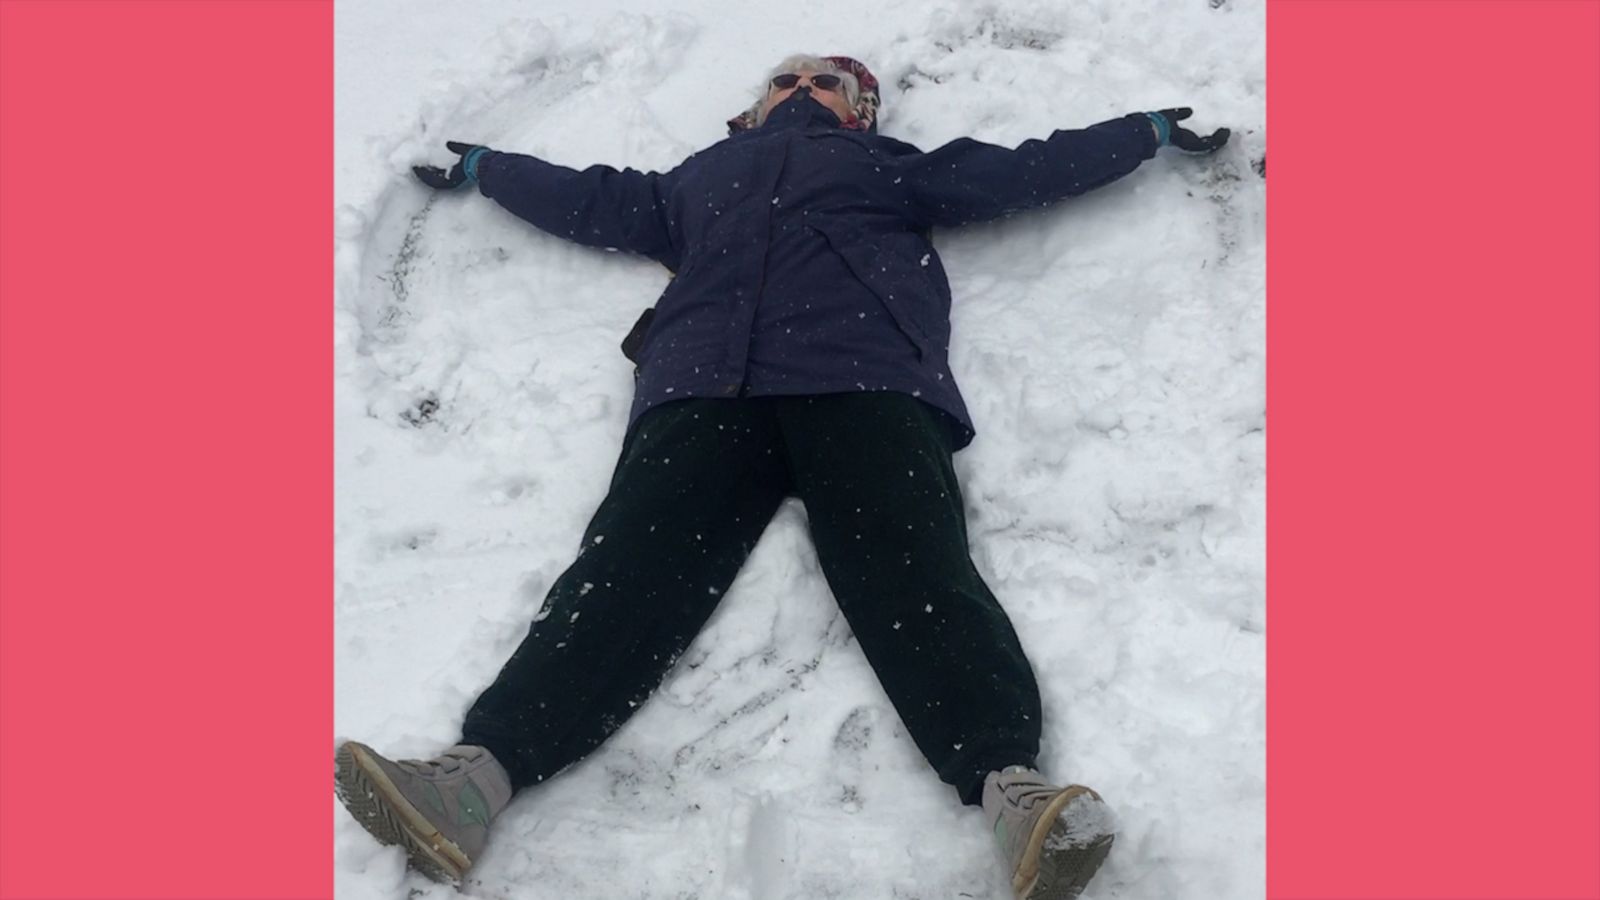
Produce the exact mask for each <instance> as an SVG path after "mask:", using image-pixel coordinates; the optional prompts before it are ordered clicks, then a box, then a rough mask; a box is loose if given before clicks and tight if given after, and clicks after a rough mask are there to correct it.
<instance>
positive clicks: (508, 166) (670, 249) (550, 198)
mask: <svg viewBox="0 0 1600 900" xmlns="http://www.w3.org/2000/svg"><path fill="white" fill-rule="evenodd" d="M477 175H478V190H479V191H480V192H482V194H483V195H484V196H485V197H488V198H489V199H491V200H493V201H494V202H496V203H498V204H500V205H501V206H503V207H505V208H506V209H508V210H510V211H511V212H512V213H513V214H515V215H516V216H517V217H518V218H520V219H523V220H525V221H527V222H530V223H532V224H534V225H536V226H538V227H539V228H540V229H542V230H544V231H548V232H549V233H551V234H553V235H555V236H556V237H563V238H566V239H567V240H570V241H576V242H577V243H579V244H584V245H587V246H590V247H605V248H607V249H617V250H629V251H632V252H634V253H640V254H643V255H645V256H648V257H650V258H651V259H654V260H656V261H657V262H660V263H662V264H663V265H665V266H666V267H667V268H669V269H672V270H674V271H676V270H677V268H678V261H679V259H680V257H681V255H682V248H681V246H680V241H679V240H678V237H677V234H678V230H677V227H676V224H675V223H674V221H673V220H672V217H671V215H670V213H669V210H668V208H667V196H668V192H669V187H670V179H671V177H672V173H670V172H669V173H667V174H665V175H662V174H658V173H655V172H639V171H637V170H634V169H622V170H620V171H619V170H617V169H614V168H612V167H610V166H590V167H589V168H587V169H584V170H582V171H578V170H577V169H569V168H567V167H566V166H559V165H556V164H554V163H549V162H545V161H544V160H542V159H539V158H537V157H534V156H527V155H525V154H521V153H502V152H498V151H490V152H489V153H487V154H485V155H484V156H483V158H482V159H481V160H479V161H478V170H477Z"/></svg>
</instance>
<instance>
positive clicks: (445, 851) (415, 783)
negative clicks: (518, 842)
mask: <svg viewBox="0 0 1600 900" xmlns="http://www.w3.org/2000/svg"><path fill="white" fill-rule="evenodd" d="M333 759H334V764H335V769H334V781H333V783H334V789H335V792H336V793H337V794H338V796H339V800H340V802H342V803H343V804H344V806H345V809H348V810H350V815H352V816H355V819H356V821H357V822H360V823H361V827H363V828H365V829H367V831H369V832H371V833H372V836H373V837H375V838H377V839H378V842H379V843H381V844H399V845H401V846H402V847H403V848H405V851H406V857H407V859H408V860H409V862H410V864H411V867H412V868H414V869H416V870H417V871H419V872H421V873H422V874H424V875H426V876H428V877H429V878H432V879H433V880H434V881H442V882H446V883H457V882H459V881H460V880H461V877H462V876H463V875H465V874H466V873H467V870H468V869H470V868H471V867H472V864H473V863H474V862H476V861H477V859H478V856H479V855H480V854H481V853H482V852H483V845H484V843H485V842H486V841H487V840H488V838H489V823H490V822H492V821H494V817H495V816H497V815H499V814H500V811H501V810H503V809H505V808H506V804H507V803H509V802H510V801H511V777H510V776H509V775H507V774H506V770H505V768H504V767H502V766H501V765H500V763H498V762H496V761H495V758H494V756H493V755H491V754H490V753H489V751H488V750H486V749H484V748H482V747H474V746H469V745H464V744H458V745H457V746H454V747H451V748H450V749H449V750H446V751H444V753H442V754H440V755H439V756H438V757H436V758H434V759H429V760H418V759H402V760H400V761H399V762H392V761H390V760H387V759H384V758H383V757H382V756H379V755H378V754H377V752H376V751H374V750H373V749H372V748H371V747H368V746H367V745H366V744H358V743H356V742H355V741H348V742H346V743H345V744H343V745H342V746H340V747H339V752H338V753H336V754H335V755H334V758H333Z"/></svg>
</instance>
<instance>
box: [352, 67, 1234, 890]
mask: <svg viewBox="0 0 1600 900" xmlns="http://www.w3.org/2000/svg"><path fill="white" fill-rule="evenodd" d="M878 102H879V98H878V90H877V80H876V79H875V78H874V77H873V76H872V73H871V72H869V71H868V70H867V68H866V67H865V66H863V65H862V64H860V63H859V62H856V61H855V60H852V59H849V58H847V57H828V58H818V57H811V56H795V57H791V58H790V59H788V60H785V61H784V62H783V63H782V64H781V65H780V66H778V67H777V68H776V69H775V70H774V71H773V74H772V76H771V77H770V79H769V80H768V81H767V82H766V83H765V84H764V85H763V86H762V96H761V98H760V100H759V101H758V102H757V103H756V104H755V106H753V107H752V108H751V109H750V110H748V111H746V112H745V113H743V114H742V115H740V116H739V117H737V118H735V119H733V120H732V121H730V122H729V123H728V124H729V130H730V132H731V136H730V137H728V138H727V139H725V140H722V141H720V142H718V143H717V144H715V145H713V146H711V147H709V148H707V149H705V150H703V151H701V152H699V153H696V154H694V155H693V156H691V157H689V158H688V159H687V160H685V161H684V162H683V164H682V165H680V166H678V167H677V168H675V169H673V170H672V171H670V172H667V173H665V174H657V173H653V172H651V173H641V172H637V171H634V170H632V169H625V170H622V171H617V170H616V169H613V168H610V167H607V166H594V167H591V168H589V169H586V170H584V171H581V172H580V171H576V170H573V169H569V168H565V167H562V166H557V165H552V164H551V163H548V162H544V161H543V160H540V159H536V158H534V157H532V156H525V155H522V154H517V153H503V152H497V151H494V150H490V149H489V148H487V147H482V146H475V145H468V144H460V143H455V142H451V143H450V144H449V145H448V146H449V148H450V149H451V150H452V151H454V152H456V153H459V154H461V157H462V158H461V159H460V160H459V161H458V162H457V163H456V164H455V165H454V166H452V167H451V168H450V170H449V171H448V172H446V171H444V170H442V169H439V168H433V167H422V166H419V167H416V169H415V171H416V174H417V177H418V178H420V179H421V180H422V181H423V182H424V183H426V184H428V185H429V186H430V187H434V188H439V189H451V188H457V187H460V186H462V185H464V184H468V183H472V182H476V183H477V185H478V189H479V190H480V191H481V192H482V193H483V194H484V196H486V197H489V198H491V199H493V200H495V201H496V202H497V203H499V204H500V205H501V206H504V207H505V208H506V209H508V210H510V211H511V212H512V213H514V214H516V215H517V216H519V217H521V218H523V219H526V220H527V221H529V222H531V223H533V224H534V225H536V226H538V227H539V228H541V229H543V230H545V231H548V232H550V233H552V234H555V235H558V236H561V237H565V238H569V239H571V240H573V241H576V242H578V243H581V244H588V245H591V246H599V247H608V248H617V249H626V250H631V251H634V252H637V253H641V254H644V255H646V256H649V257H651V258H652V259H655V260H658V261H660V262H661V263H662V264H664V265H665V266H666V267H667V268H668V269H670V270H671V271H672V272H673V273H675V277H674V278H673V279H672V281H671V282H670V283H669V284H668V286H667V288H666V290H665V292H664V293H663V294H662V295H661V297H660V299H659V301H658V302H657V304H656V307H655V309H654V310H652V311H651V312H650V313H647V314H646V316H645V317H643V318H642V319H641V320H640V323H639V325H638V326H636V327H635V329H634V333H633V334H630V335H629V339H628V341H626V342H625V343H624V350H625V352H626V353H627V354H628V355H629V357H630V358H631V359H633V360H634V362H635V363H636V364H637V369H636V371H635V378H636V382H637V384H636V391H635V396H634V401H633V407H632V410H631V413H630V417H629V423H628V430H627V435H626V438H625V439H624V442H623V447H622V453H621V457H620V459H619V460H618V462H617V467H616V471H615V474H614V475H613V476H612V480H611V487H610V491H609V493H608V494H607V496H606V498H605V500H604V501H603V502H602V503H601V505H600V508H599V510H598V511H597V512H596V513H595V515H594V518H593V521H591V522H590V524H589V527H588V529H587V531H586V532H585V533H584V536H583V545H582V549H581V550H580V551H579V553H578V558H577V560H576V561H575V562H574V563H573V564H572V566H571V567H570V568H569V569H567V570H566V572H565V573H564V574H563V575H562V576H561V577H560V578H559V579H558V580H557V581H556V583H555V584H554V586H553V587H551V589H550V593H549V595H548V597H547V598H546V600H545V603H544V607H543V609H542V610H541V612H540V613H539V615H538V616H537V617H536V618H535V620H534V622H533V624H532V626H531V628H530V629H529V631H528V635H527V637H526V639H525V640H524V641H523V642H522V645H521V646H520V647H518V649H517V651H516V652H515V653H514V654H513V655H512V657H511V659H510V661H509V662H507V663H506V664H505V667H504V668H503V669H502V670H501V672H500V674H499V676H498V678H497V679H496V680H495V682H494V684H492V685H490V686H489V688H488V689H487V690H485V691H484V692H483V694H482V695H481V696H479V697H478V699H477V702H476V703H475V704H474V705H473V707H472V709H471V711H470V712H469V713H468V714H467V717H466V722H465V725H464V727H463V729H462V730H463V734H462V736H461V740H460V743H459V744H457V745H456V746H454V747H452V748H450V749H449V750H446V751H444V753H442V754H441V755H440V756H439V757H437V758H435V759H431V760H402V761H398V762H395V761H390V760H388V759H385V758H384V757H382V756H380V755H378V754H377V753H376V752H375V751H373V750H372V749H371V748H370V747H367V746H365V745H363V744H359V743H355V742H350V743H346V744H344V745H343V746H341V747H340V748H339V750H338V753H337V756H336V764H337V768H336V772H337V774H336V786H337V790H338V794H339V797H340V798H341V799H342V800H343V801H344V803H345V805H346V806H347V807H348V808H349V809H350V811H351V812H352V814H354V815H355V818H356V820H357V821H359V822H360V823H361V824H362V825H363V826H364V827H366V828H367V829H368V830H369V831H371V832H372V833H373V835H374V836H376V837H377V838H378V839H379V840H381V841H384V842H386V843H399V844H402V845H403V846H404V848H405V850H406V853H407V855H408V856H409V858H410V861H411V863H412V864H413V865H414V866H415V867H416V868H418V869H420V870H421V871H422V872H424V873H425V874H427V875H429V876H431V877H434V878H437V879H440V880H448V881H453V880H458V879H460V878H461V876H462V875H463V874H464V873H465V872H466V871H467V869H468V868H469V867H470V866H471V865H472V864H473V862H474V861H475V860H476V859H477V858H478V857H479V854H480V853H481V852H482V850H483V848H484V845H485V842H486V840H487V836H488V832H489V829H490V826H491V823H492V822H493V821H494V819H495V817H496V816H497V815H498V814H499V813H500V812H501V811H502V810H503V809H504V808H505V807H506V805H507V803H509V802H510V800H511V797H512V794H513V793H515V792H516V791H518V790H520V789H522V788H525V787H528V786H530V785H534V784H538V783H540V782H542V781H544V780H546V779H548V778H551V777H552V776H554V775H556V774H557V773H559V772H560V771H561V770H562V769H564V768H566V767H568V766H570V765H572V764H573V763H574V762H576V761H577V760H579V759H581V758H583V757H584V756H585V755H586V754H588V753H589V752H590V751H592V750H594V749H595V747H597V746H598V745H599V744H600V743H601V742H602V741H604V740H605V739H606V738H607V737H608V736H609V735H611V734H612V733H613V732H614V731H615V730H616V729H617V728H618V727H619V726H620V725H621V724H622V722H623V721H624V720H625V719H627V718H628V716H629V715H630V714H631V713H632V712H633V711H634V710H635V709H636V708H637V707H638V706H639V704H641V703H643V702H644V701H645V699H646V698H647V697H648V696H649V695H650V694H651V692H652V691H653V690H654V689H655V688H656V687H657V686H658V685H659V684H660V683H661V681H662V680H663V678H664V677H665V676H666V674H667V673H668V671H669V670H670V669H671V668H672V666H673V664H674V662H675V661H676V660H677V659H678V657H679V656H680V655H681V654H682V653H683V652H684V650H685V649H686V648H687V647H688V646H689V644H690V642H691V641H692V640H693V639H694V637H695V635H696V634H697V633H698V632H699V631H700V629H701V627H702V626H703V625H704V624H705V622H706V620H707V619H708V618H709V617H710V615H711V612H712V610H713V609H714V608H715V606H716V604H717V601H718V600H719V599H720V598H721V595H722V593H723V592H724V591H726V590H727V588H728V586H729V585H730V584H731V583H732V582H733V580H734V576H735V575H736V574H737V573H738V571H739V568H740V567H741V565H743V563H744V561H745V558H746V557H747V556H748V555H749V553H750V551H751V549H752V548H753V547H754V546H755V544H756V541H757V539H758V538H759V537H760V536H761V533H762V531H763V529H764V528H765V527H766V525H767V523H768V521H769V520H770V519H771V518H772V516H773V514H774V513H775V512H776V511H777V509H778V507H779V505H780V504H781V503H782V502H783V500H784V498H785V497H787V496H790V495H795V496H798V497H799V498H800V499H801V500H802V501H803V502H804V504H805V508H806V513H807V517H808V519H809V523H810V529H811V534H812V538H813V540H814V541H815V543H816V549H817V556H818V558H819V560H820V561H821V564H822V569H823V572H824V574H825V575H826V577H827V581H828V584H829V586H830V587H831V588H832V590H833V593H834V596H835V597H836V598H837V600H838V603H839V607H840V609H841V610H842V611H843V612H844V615H845V617H846V619H847V620H848V622H849V624H850V627H851V629H852V630H853V632H854V634H855V637H856V640H857V641H859V642H860V645H861V648H862V650H863V651H864V652H865V654H866V657H867V659H868V661H869V662H870V663H871V664H872V667H873V669H874V670H875V671H876V672H877V674H878V677H879V679H880V680H881V682H882V684H883V687H884V689H885V691H887V693H888V695H889V697H890V699H891V700H892V701H893V703H894V706H895V709H896V710H897V711H898V712H899V714H900V717H901V718H902V719H903V720H904V722H905V725H906V728H907V730H908V731H909V732H910V734H911V736H912V738H913V739H914V740H915V741H916V744H917V747H918V748H920V749H921V751H922V753H923V754H924V755H925V756H926V757H927V759H928V762H929V763H930V764H931V765H932V766H933V768H934V769H935V770H936V771H937V772H938V774H939V777H940V778H941V779H943V780H944V781H945V782H947V783H949V784H950V785H952V786H953V787H954V788H955V789H956V791H957V793H958V795H959V796H960V798H961V801H962V802H963V803H966V804H971V805H980V806H981V807H982V809H983V812H984V814H985V816H986V818H987V821H988V823H989V825H990V826H991V827H992V829H993V832H994V835H995V837H996V839H997V840H998V845H999V849H1000V852H1001V854H1002V856H1003V857H1004V859H1005V863H1006V865H1007V866H1008V867H1009V872H1010V874H1011V879H1012V886H1013V888H1014V889H1015V891H1016V894H1017V896H1018V897H1022V898H1052V900H1054V898H1065V897H1073V896H1076V895H1077V894H1078V893H1079V892H1080V891H1082V889H1083V887H1084V885H1085V884H1087V883H1088V881H1089V879H1090V878H1091V877H1092V876H1093V875H1094V873H1095V871H1096V869H1098V868H1099V866H1100V864H1101V862H1102V861H1103V860H1104V859H1105V856H1106V854H1107V853H1108V852H1109V850H1110V848H1111V843H1112V839H1113V835H1112V833H1111V832H1112V828H1111V827H1110V824H1109V823H1110V821H1111V820H1110V816H1109V814H1108V813H1107V811H1106V809H1105V806H1104V804H1103V803H1102V802H1101V800H1100V797H1099V795H1098V794H1096V793H1095V792H1094V791H1092V790H1089V789H1088V788H1086V787H1082V786H1079V785H1071V786H1068V787H1058V786H1054V785H1052V784H1050V783H1049V782H1048V781H1047V780H1046V779H1045V778H1044V777H1043V776H1042V775H1040V774H1039V772H1038V771H1036V769H1035V764H1036V758H1037V756H1038V754H1039V737H1040V731H1041V721H1040V719H1041V714H1040V700H1039V689H1038V685H1037V684H1036V682H1035V681H1034V676H1033V672H1032V669H1031V668H1030V666H1029V663H1028V660H1027V658H1026V657H1025V656H1024V654H1023V650H1022V646H1021V644H1020V643H1019V641H1018V639H1017V634H1016V632H1015V630H1013V628H1012V625H1011V622H1010V620H1009V619H1008V618H1007V617H1006V614H1005V611H1004V610H1003V609H1001V607H1000V605H999V603H997V602H996V600H995V598H994V595H993V594H991V593H990V591H989V589H988V587H987V586H986V585H985V584H984V582H983V579H982V578H981V577H980V576H979V574H978V572H977V570H976V569H975V568H974V566H973V564H972V561H971V558H970V556H969V554H968V548H967V533H966V522H965V518H964V512H963V508H962V499H961V490H960V487H959V485H958V484H957V483H956V475H955V470H954V468H953V466H952V461H951V457H952V454H953V453H955V452H956V451H957V450H960V449H961V448H963V447H965V446H966V445H967V444H968V443H969V442H971V440H972V437H973V428H972V423H971V420H970V418H969V417H968V414H967V409H966V406H965V404H964V403H963V402H962V399H961V394H960V392H959V391H958V390H957V388H956V384H955V379H954V378H953V377H952V376H951V373H950V368H949V363H948V358H947V353H948V348H949V339H950V318H949V315H950V286H949V283H948V282H947V281H946V279H945V274H944V270H943V268H942V267H941V265H940V263H939V256H938V253H937V252H935V250H934V248H933V245H932V243H931V242H930V240H929V234H930V230H931V229H933V228H934V227H939V226H944V227H949V226H956V225H962V224H965V223H968V222H980V221H984V220H988V219H994V218H997V217H999V216H1003V215H1006V214H1008V213H1013V212H1017V211H1020V210H1025V209H1031V208H1035V207H1041V206H1044V205H1046V204H1049V203H1052V202H1054V201H1057V200H1061V199H1063V198H1066V197H1070V196H1073V195H1076V194H1082V193H1084V192H1085V191H1089V190H1092V189H1094V188H1096V187H1099V186H1101V185H1104V184H1107V183H1109V182H1111V181H1114V180H1116V179H1118V178H1121V177H1122V176H1124V175H1126V174H1128V173H1129V172H1132V171H1133V170H1134V169H1135V168H1137V167H1138V166H1139V164H1140V163H1141V162H1143V161H1144V160H1146V159H1150V158H1151V157H1153V156H1155V154H1156V151H1157V149H1158V148H1160V147H1162V146H1163V145H1166V144H1168V143H1170V144H1173V145H1174V146H1177V147H1179V148H1180V149H1184V150H1188V151H1192V152H1202V153H1203V152H1210V151H1213V150H1216V149H1217V148H1218V147H1220V146H1222V145H1223V144H1224V143H1225V142H1226V141H1227V139H1228V131H1227V129H1220V130H1218V131H1217V132H1216V133H1214V134H1212V135H1210V136H1209V137H1200V136H1198V135H1196V134H1194V133H1193V132H1190V131H1187V130H1185V129H1183V128H1180V127H1178V124H1177V123H1178V120H1180V119H1183V118H1185V117H1187V116H1188V115H1189V114H1190V111H1189V110H1188V109H1170V110H1163V111H1161V112H1158V113H1142V112H1141V113H1132V114H1129V115H1126V116H1123V117H1121V118H1117V119H1112V120H1109V121H1106V122H1101V123H1099V124H1097V125H1091V126H1090V127H1088V128H1084V129H1081V130H1063V131H1057V132H1055V133H1053V134H1052V135H1051V136H1050V137H1049V138H1048V139H1045V140H1042V141H1041V140H1033V141H1028V142H1026V143H1024V144H1023V145H1022V146H1020V147H1018V148H1017V149H1015V150H1008V149H1005V148H1002V147H997V146H993V145H990V144H984V143H980V142H978V141H974V140H970V139H966V138H963V139H960V140H956V141H952V142H950V143H949V144H946V145H944V146H943V147H940V148H938V149H937V150H933V151H931V152H928V153H923V152H921V151H919V150H918V149H917V148H915V147H913V146H911V145H909V144H906V143H903V142H901V141H897V140H894V139H892V138H887V137H883V136H881V135H879V134H878V133H877V127H876V120H877V110H878Z"/></svg>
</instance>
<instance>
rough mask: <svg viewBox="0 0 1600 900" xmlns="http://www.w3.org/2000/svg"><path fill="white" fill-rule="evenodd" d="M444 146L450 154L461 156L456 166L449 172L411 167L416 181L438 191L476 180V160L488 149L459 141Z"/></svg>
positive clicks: (429, 167) (428, 167)
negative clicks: (448, 149)
mask: <svg viewBox="0 0 1600 900" xmlns="http://www.w3.org/2000/svg"><path fill="white" fill-rule="evenodd" d="M444 145H445V146H446V147H448V148H450V152H451V153H459V154H461V158H460V159H459V160H457V161H456V164H455V165H453V166H451V167H450V171H448V172H446V171H445V170H443V169H441V168H439V167H438V166H412V167H411V171H412V172H415V173H416V175H417V179H418V180H419V181H421V182H422V183H423V184H425V185H427V186H428V187H431V188H436V189H438V190H441V191H442V190H449V189H451V188H458V187H460V186H462V185H463V184H466V183H467V182H469V181H477V180H478V158H479V157H481V156H483V154H485V153H487V152H489V148H488V147H485V146H483V145H482V144H463V143H461V142H460V141H445V142H444Z"/></svg>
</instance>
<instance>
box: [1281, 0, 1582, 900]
mask: <svg viewBox="0 0 1600 900" xmlns="http://www.w3.org/2000/svg"><path fill="white" fill-rule="evenodd" d="M1268 35H1269V43H1268V83H1269V91H1268V110H1267V113H1268V115H1267V119H1268V122H1269V123H1270V137H1269V142H1270V143H1271V145H1272V146H1273V147H1274V148H1276V152H1274V153H1273V154H1272V155H1273V163H1272V166H1271V167H1270V187H1269V189H1268V194H1269V199H1268V220H1269V225H1270V235H1269V241H1268V247H1269V259H1268V269H1267V272H1268V283H1267V296H1268V298H1269V299H1268V322H1269V324H1268V338H1267V340H1268V359H1269V363H1268V392H1269V400H1268V420H1269V423H1270V424H1269V426H1268V445H1269V448H1270V449H1269V455H1268V463H1267V465H1268V484H1269V489H1268V520H1269V536H1268V547H1269V555H1268V582H1267V592H1268V607H1269V609H1268V641H1267V653H1268V669H1269V682H1268V684H1269V688H1268V701H1269V702H1268V713H1267V715H1268V723H1269V731H1268V740H1267V753H1268V766H1267V769H1268V804H1267V806H1268V847H1269V854H1270V855H1269V861H1268V888H1269V889H1268V896H1269V897H1271V898H1273V900H1310V898H1452V900H1454V898H1480V900H1488V898H1496V900H1500V898H1503V900H1511V898H1519V900H1533V898H1543V900H1554V898H1586V900H1593V898H1596V897H1600V854H1597V853H1596V848H1597V847H1600V612H1597V611H1600V602H1597V600H1600V562H1597V560H1600V551H1597V548H1600V344H1597V341H1600V303H1597V299H1600V262H1597V251H1596V248H1600V166H1597V165H1596V160H1597V159H1600V124H1597V123H1600V119H1597V113H1600V4H1597V3H1594V2H1538V0H1516V2H1494V0H1478V2H1464V3H1463V2H1390V3H1375V2H1366V3H1353V2H1329V0H1295V2H1286V0H1276V2H1272V3H1271V4H1270V5H1269V7H1268Z"/></svg>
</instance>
